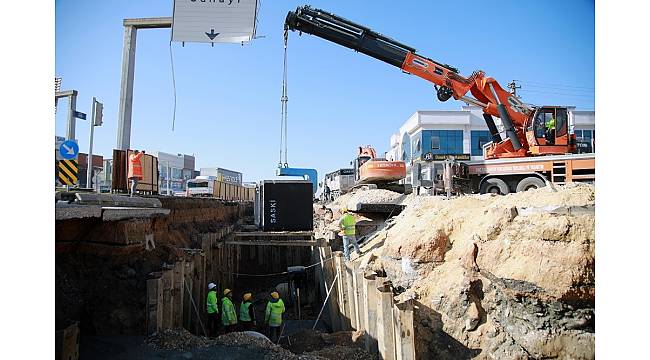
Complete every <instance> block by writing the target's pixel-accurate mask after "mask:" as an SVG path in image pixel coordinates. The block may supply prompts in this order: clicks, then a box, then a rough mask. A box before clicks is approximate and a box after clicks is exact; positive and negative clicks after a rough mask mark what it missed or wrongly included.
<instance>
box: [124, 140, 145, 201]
mask: <svg viewBox="0 0 650 360" xmlns="http://www.w3.org/2000/svg"><path fill="white" fill-rule="evenodd" d="M142 155H144V150H143V151H142V152H139V151H138V150H134V151H133V152H132V153H131V154H130V155H129V173H128V178H129V179H130V180H131V196H133V195H134V194H135V188H136V187H137V186H138V180H142V178H143V176H142V163H141V162H140V159H141V158H142Z"/></svg>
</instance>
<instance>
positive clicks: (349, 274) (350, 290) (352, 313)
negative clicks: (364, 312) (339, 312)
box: [345, 261, 359, 330]
mask: <svg viewBox="0 0 650 360" xmlns="http://www.w3.org/2000/svg"><path fill="white" fill-rule="evenodd" d="M353 264H354V263H353V262H352V261H347V262H345V285H346V286H347V295H348V311H347V314H348V317H349V318H350V326H351V327H352V329H353V330H359V328H358V326H359V325H358V322H357V303H356V297H355V295H354V290H355V289H354V267H353Z"/></svg>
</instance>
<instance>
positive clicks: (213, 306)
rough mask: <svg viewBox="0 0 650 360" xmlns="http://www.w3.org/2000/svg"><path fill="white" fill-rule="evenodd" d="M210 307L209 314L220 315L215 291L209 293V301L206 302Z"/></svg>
mask: <svg viewBox="0 0 650 360" xmlns="http://www.w3.org/2000/svg"><path fill="white" fill-rule="evenodd" d="M206 304H207V307H208V314H214V313H219V307H218V306H217V292H216V291H214V290H211V291H208V300H207V301H206Z"/></svg>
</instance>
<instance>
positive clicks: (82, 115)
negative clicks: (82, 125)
mask: <svg viewBox="0 0 650 360" xmlns="http://www.w3.org/2000/svg"><path fill="white" fill-rule="evenodd" d="M74 117H76V118H77V119H81V120H86V114H85V113H82V112H81V111H75V112H74Z"/></svg>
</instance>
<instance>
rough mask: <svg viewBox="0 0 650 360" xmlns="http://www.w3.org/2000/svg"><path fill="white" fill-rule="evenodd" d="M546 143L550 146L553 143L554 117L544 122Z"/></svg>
mask: <svg viewBox="0 0 650 360" xmlns="http://www.w3.org/2000/svg"><path fill="white" fill-rule="evenodd" d="M546 141H547V142H549V143H550V144H554V143H555V117H553V115H551V118H550V119H548V120H546Z"/></svg>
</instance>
